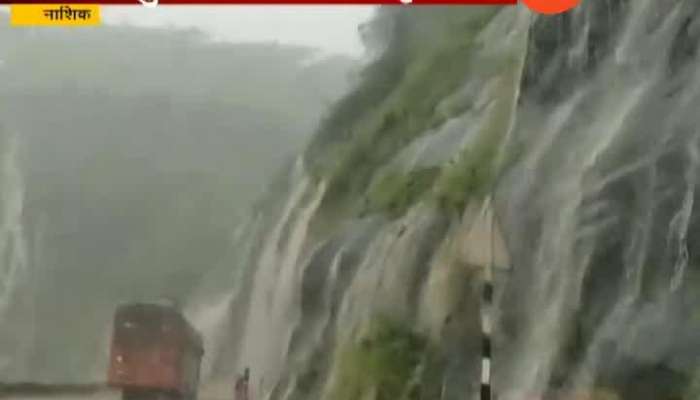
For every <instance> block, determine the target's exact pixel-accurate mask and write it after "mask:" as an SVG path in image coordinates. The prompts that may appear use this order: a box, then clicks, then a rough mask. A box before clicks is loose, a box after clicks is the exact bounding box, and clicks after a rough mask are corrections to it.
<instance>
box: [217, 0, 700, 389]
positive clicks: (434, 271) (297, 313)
mask: <svg viewBox="0 0 700 400" xmlns="http://www.w3.org/2000/svg"><path fill="white" fill-rule="evenodd" d="M373 24H374V25H372V24H370V26H369V28H368V32H367V36H368V37H370V38H374V39H376V37H380V38H383V42H382V43H380V46H379V47H381V48H385V49H386V50H385V52H384V54H383V55H382V56H380V57H379V58H378V59H377V60H376V61H375V63H373V64H371V65H370V66H369V67H368V68H367V71H366V74H365V76H364V81H362V82H360V84H359V86H358V87H357V88H356V89H355V90H354V91H353V92H352V93H351V94H350V95H348V97H347V98H346V99H345V100H343V101H341V102H340V103H339V104H338V105H337V106H336V107H335V109H334V110H333V112H332V113H331V114H330V115H329V117H328V118H327V120H326V121H325V123H324V124H322V125H321V127H320V128H319V132H318V133H317V135H316V137H315V139H314V140H313V141H312V143H311V144H310V146H309V149H308V150H307V152H306V153H305V155H304V160H303V161H304V163H303V165H302V166H300V167H299V168H300V170H299V171H298V172H297V173H296V174H294V176H295V178H293V179H290V180H289V181H288V186H289V190H288V193H287V194H286V195H283V196H281V198H280V199H277V202H276V203H277V208H276V210H277V211H274V212H272V211H271V212H269V213H268V215H276V217H272V218H271V219H275V218H276V221H274V222H271V223H268V224H267V228H266V229H262V230H260V231H258V233H256V234H255V236H254V239H253V240H254V241H258V242H259V243H260V244H259V246H258V247H259V248H258V249H257V250H255V251H253V252H252V253H250V255H251V256H250V258H247V261H246V263H245V264H246V265H245V266H244V267H243V269H245V270H246V271H248V275H247V276H248V278H247V280H246V281H245V282H244V283H243V285H244V286H246V287H248V288H249V290H244V291H242V292H241V293H242V294H241V295H236V296H233V297H231V300H230V302H231V307H232V308H233V309H236V310H238V311H236V312H235V313H236V315H237V316H238V317H237V318H238V319H237V321H238V325H239V326H237V327H236V326H232V328H231V331H230V332H229V335H228V336H227V337H226V339H225V340H228V342H227V346H231V347H234V348H236V349H238V350H236V351H235V356H234V357H233V359H234V360H235V361H233V362H232V363H230V364H229V366H228V368H229V369H231V368H233V369H238V370H241V369H243V368H244V367H246V366H250V367H251V370H252V373H253V376H254V387H255V390H256V391H257V392H256V393H257V394H258V396H257V397H258V398H269V399H285V400H294V399H314V398H318V399H333V400H343V399H348V400H350V399H353V400H356V399H392V400H393V399H413V398H420V399H463V398H474V396H477V393H478V384H479V382H478V377H479V369H480V356H479V353H480V350H481V349H480V329H479V312H480V305H479V298H480V296H479V293H480V285H481V282H482V281H481V277H482V276H483V273H484V271H485V269H486V268H496V269H495V272H496V285H497V288H496V289H497V290H496V310H495V311H496V316H497V323H496V325H495V332H494V342H495V347H494V352H495V355H494V371H493V375H494V378H493V379H494V390H495V392H496V394H497V396H500V397H501V398H510V397H512V398H522V396H534V398H538V397H546V398H548V397H549V396H554V395H557V393H563V394H566V393H581V394H584V395H588V396H591V397H592V398H606V399H609V398H624V399H632V398H634V399H654V400H658V399H661V398H671V397H673V396H677V397H680V396H691V397H688V398H694V397H692V395H689V394H688V393H690V392H689V389H688V388H689V387H690V386H689V385H690V382H691V381H692V379H693V378H692V376H693V375H694V374H695V371H696V369H697V368H698V361H699V360H698V354H699V351H698V350H697V349H698V348H700V342H698V340H697V339H696V338H695V336H696V335H695V334H694V332H697V331H698V329H700V322H699V321H698V319H697V318H696V317H693V316H694V315H697V312H698V310H699V309H700V297H699V296H698V295H697V294H696V293H697V292H698V276H699V275H700V273H699V272H698V269H697V265H698V259H697V256H696V251H695V248H696V247H697V243H698V242H697V240H698V239H697V234H698V232H700V231H698V226H700V225H698V219H697V217H696V216H695V214H696V212H695V208H696V205H697V202H696V201H695V194H696V190H697V188H696V183H697V180H698V154H699V153H698V152H699V149H698V133H697V126H700V121H699V120H698V114H697V112H696V110H697V107H698V106H700V92H699V90H700V76H699V75H698V74H699V73H700V72H698V71H700V68H698V60H697V59H696V57H695V55H696V53H697V51H698V46H699V44H700V43H699V37H700V36H699V35H700V4H696V2H694V1H691V0H678V1H651V0H650V1H626V0H608V1H604V0H584V1H583V2H582V5H581V6H579V7H578V8H577V9H576V10H575V11H573V12H571V13H568V14H565V15H561V16H556V17H544V16H540V17H535V16H532V15H531V14H529V13H528V12H527V11H525V10H524V9H522V8H520V7H514V8H505V9H498V8H488V7H487V8H471V7H470V8H465V9H459V8H450V9H445V8H425V9H420V10H418V9H410V10H409V9H400V10H395V9H382V10H380V11H379V14H378V16H377V18H376V19H375V22H374V23H373ZM380 41H381V40H380ZM281 204H284V206H282V205H281ZM247 240H250V237H248V238H247ZM506 271H507V272H506ZM226 301H227V302H228V301H229V300H226ZM241 309H243V310H246V311H245V312H241V311H240V310H241ZM392 349H394V350H392ZM395 349H401V350H400V351H399V350H395ZM599 396H602V397H599ZM605 396H607V397H605ZM610 396H612V397H610Z"/></svg>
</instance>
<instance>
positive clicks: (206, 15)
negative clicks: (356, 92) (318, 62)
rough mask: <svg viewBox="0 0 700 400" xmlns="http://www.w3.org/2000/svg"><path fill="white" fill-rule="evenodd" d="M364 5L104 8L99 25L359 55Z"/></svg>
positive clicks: (367, 10) (369, 9)
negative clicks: (191, 30) (183, 30)
mask: <svg viewBox="0 0 700 400" xmlns="http://www.w3.org/2000/svg"><path fill="white" fill-rule="evenodd" d="M372 9H373V8H372V7H368V6H167V7H164V6H160V7H156V8H155V9H153V8H146V7H141V6H123V7H117V6H110V7H103V9H102V15H103V21H104V22H105V23H109V24H115V23H120V24H121V23H125V24H129V25H137V26H176V27H197V28H200V29H201V30H203V31H205V32H207V33H209V34H210V35H211V36H212V37H213V38H214V39H217V40H227V41H235V42H241V41H245V42H251V41H278V42H280V43H292V44H304V45H309V46H313V47H317V48H320V49H322V50H325V51H328V52H331V53H342V54H348V55H353V56H359V55H361V54H362V51H363V48H362V44H361V43H360V40H359V37H358V34H357V26H358V24H360V23H362V22H363V21H365V20H367V19H368V18H369V17H370V16H371V14H372Z"/></svg>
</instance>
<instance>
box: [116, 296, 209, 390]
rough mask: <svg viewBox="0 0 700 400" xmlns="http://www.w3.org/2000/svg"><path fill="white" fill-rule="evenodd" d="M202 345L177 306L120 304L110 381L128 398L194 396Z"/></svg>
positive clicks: (197, 381)
mask: <svg viewBox="0 0 700 400" xmlns="http://www.w3.org/2000/svg"><path fill="white" fill-rule="evenodd" d="M203 355H204V347H203V343H202V338H201V336H200V334H199V333H198V332H197V331H196V330H195V329H194V328H193V327H192V326H191V325H190V324H189V323H188V321H187V320H186V319H185V317H184V316H183V315H182V313H181V312H180V311H179V310H178V309H177V308H176V307H174V306H172V305H168V304H158V303H134V304H126V305H122V306H120V307H118V308H117V310H116V313H115V316H114V326H113V333H112V342H111V349H110V361H109V370H108V379H107V381H108V384H109V386H111V387H114V388H118V389H121V390H122V398H123V399H124V400H196V398H197V387H198V384H199V372H200V364H201V360H202V356H203Z"/></svg>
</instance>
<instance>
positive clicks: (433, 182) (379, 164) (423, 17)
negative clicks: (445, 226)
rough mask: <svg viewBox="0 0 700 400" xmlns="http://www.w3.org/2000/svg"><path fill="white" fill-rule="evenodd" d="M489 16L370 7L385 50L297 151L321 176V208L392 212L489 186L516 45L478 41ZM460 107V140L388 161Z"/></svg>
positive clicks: (504, 125)
mask: <svg viewBox="0 0 700 400" xmlns="http://www.w3.org/2000/svg"><path fill="white" fill-rule="evenodd" d="M497 15H498V9H497V8H493V7H484V8H479V9H474V10H470V11H469V12H460V11H456V10H452V9H446V8H435V9H425V10H421V11H420V12H412V13H406V12H404V11H402V10H400V9H382V10H381V11H380V15H379V16H378V17H377V19H376V20H375V21H373V23H372V25H370V26H369V28H368V29H367V31H369V32H370V34H372V33H374V34H375V36H382V34H384V36H388V37H385V38H384V42H385V43H386V48H387V50H386V51H385V52H384V53H383V54H382V55H381V56H380V57H379V58H378V59H377V60H376V61H375V62H374V63H372V64H370V65H369V66H368V67H367V68H366V69H365V71H364V73H363V74H364V75H363V78H364V79H363V81H362V83H361V84H360V85H359V86H358V87H357V88H355V90H354V91H353V92H351V93H350V94H349V95H348V96H347V97H345V98H344V99H343V100H342V101H340V102H339V103H338V104H337V105H336V106H335V107H334V108H333V109H332V110H331V111H332V112H331V113H330V114H329V116H328V117H327V118H326V119H325V120H324V121H323V122H322V124H321V126H320V128H319V132H318V133H317V135H316V136H315V137H314V139H313V140H312V142H311V143H310V145H309V147H308V149H307V152H306V155H305V159H306V163H307V166H308V167H309V170H310V171H311V173H312V174H313V175H314V176H315V177H316V179H318V180H325V181H326V182H327V185H328V190H327V192H326V196H325V198H324V201H323V209H325V210H331V212H329V213H328V214H332V215H335V216H338V215H340V216H343V215H357V214H361V215H362V214H366V213H379V214H383V215H385V216H387V217H389V218H397V217H400V216H402V215H403V214H404V213H405V212H406V211H407V210H408V209H410V208H411V207H412V206H413V205H415V204H416V203H418V202H421V201H434V202H435V203H436V204H437V205H438V206H440V207H441V208H442V209H443V210H445V211H448V212H453V211H457V212H460V211H461V210H462V209H463V208H464V205H465V204H466V203H467V202H468V201H469V199H473V198H480V197H483V196H485V195H487V194H488V193H489V191H490V189H491V187H492V184H493V181H494V180H495V178H496V176H497V175H498V173H499V166H501V165H503V163H502V162H501V159H502V158H503V154H501V152H502V151H501V148H502V147H503V146H502V144H503V141H504V139H505V136H506V133H507V132H508V129H509V127H510V123H511V115H512V110H513V107H514V101H515V100H514V98H515V92H516V91H515V89H514V88H515V87H516V86H517V82H518V77H519V68H520V63H519V62H518V61H519V60H520V56H519V54H521V53H522V52H521V51H520V50H521V49H520V47H518V46H519V45H518V44H517V43H515V42H514V43H515V44H511V43H508V45H506V46H503V47H502V48H499V49H497V50H493V49H487V48H485V47H483V46H482V45H481V43H482V41H483V36H484V35H488V34H489V33H488V31H489V29H490V28H492V25H493V24H492V23H491V22H492V21H493V20H494V18H495V17H496V16H497ZM387 26H388V27H389V28H387ZM380 28H381V29H384V30H383V31H382V30H381V29H380ZM375 31H378V32H379V33H377V32H375ZM511 47H512V48H514V49H516V51H511ZM464 115H469V116H470V117H469V118H468V119H467V120H468V121H470V122H468V123H463V122H460V124H464V125H463V126H461V127H460V128H461V129H464V130H465V135H464V137H469V138H470V140H468V141H467V142H465V143H455V146H454V148H449V149H447V150H443V151H444V152H448V153H449V152H452V155H451V156H448V157H447V159H444V160H439V161H437V163H432V164H427V165H425V164H417V165H412V164H413V163H408V164H409V165H407V163H406V162H405V160H404V162H403V164H402V163H400V162H399V163H398V165H397V162H396V160H397V157H398V155H399V154H402V152H404V150H407V151H417V150H415V148H411V149H409V147H410V146H411V145H413V144H414V143H416V139H419V138H420V139H421V140H423V139H424V138H425V139H426V140H428V141H429V138H428V136H430V135H435V134H436V133H437V132H439V131H440V130H441V129H442V128H443V127H444V126H446V123H447V122H448V121H454V120H455V119H456V118H458V117H459V118H461V117H463V116H464ZM470 125H473V126H470ZM466 130H472V131H473V132H471V133H469V134H467V132H466ZM506 158H507V157H506Z"/></svg>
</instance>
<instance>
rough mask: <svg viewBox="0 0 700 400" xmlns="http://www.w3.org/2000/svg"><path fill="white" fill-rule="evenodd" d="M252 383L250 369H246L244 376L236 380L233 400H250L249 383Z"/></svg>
mask: <svg viewBox="0 0 700 400" xmlns="http://www.w3.org/2000/svg"><path fill="white" fill-rule="evenodd" d="M249 381H250V369H249V368H246V369H245V371H244V372H243V375H241V376H239V377H238V379H237V380H236V386H235V388H234V398H233V400H250V397H249V396H248V382H249Z"/></svg>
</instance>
